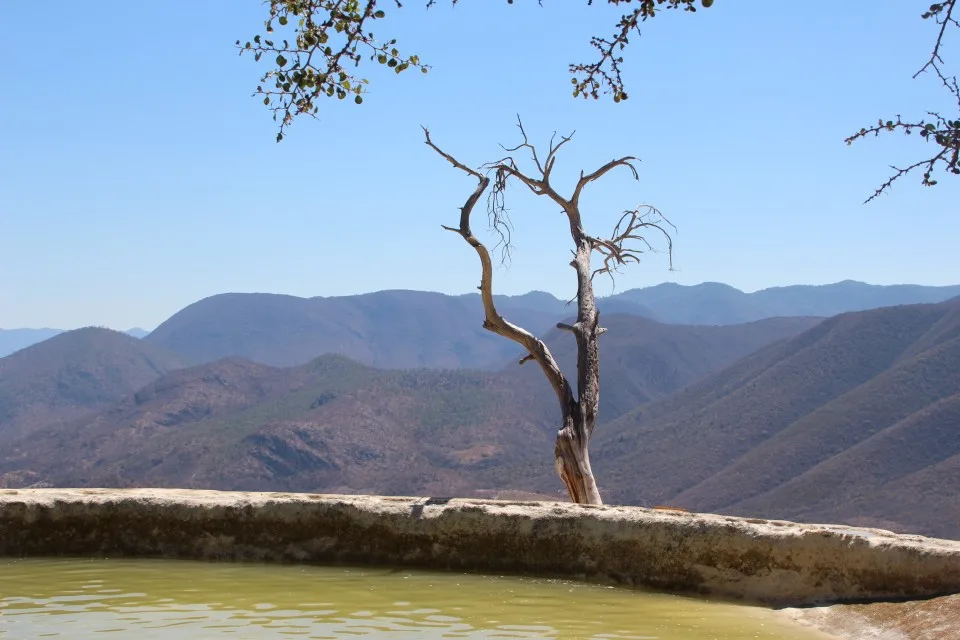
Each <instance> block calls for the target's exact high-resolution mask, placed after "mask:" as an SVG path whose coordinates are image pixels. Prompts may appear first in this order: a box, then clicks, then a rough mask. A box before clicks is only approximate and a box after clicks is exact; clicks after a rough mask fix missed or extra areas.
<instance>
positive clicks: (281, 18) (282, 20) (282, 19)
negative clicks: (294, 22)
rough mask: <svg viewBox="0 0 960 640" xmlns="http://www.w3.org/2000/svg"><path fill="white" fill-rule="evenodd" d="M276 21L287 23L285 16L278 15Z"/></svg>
mask: <svg viewBox="0 0 960 640" xmlns="http://www.w3.org/2000/svg"><path fill="white" fill-rule="evenodd" d="M278 22H279V23H280V24H282V25H285V24H287V16H280V19H279V20H278Z"/></svg>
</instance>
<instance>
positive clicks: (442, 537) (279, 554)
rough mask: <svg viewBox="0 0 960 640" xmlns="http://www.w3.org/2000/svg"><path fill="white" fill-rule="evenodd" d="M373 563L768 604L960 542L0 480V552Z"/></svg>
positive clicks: (546, 509)
mask: <svg viewBox="0 0 960 640" xmlns="http://www.w3.org/2000/svg"><path fill="white" fill-rule="evenodd" d="M2 555H6V556H51V555H60V556H92V555H95V556H101V557H109V556H114V557H116V556H149V557H176V558H203V559H214V560H241V559H242V560H269V561H280V562H316V563H350V564H358V563H363V564H367V563H375V564H394V565H407V566H419V567H425V568H434V569H457V570H470V571H486V572H516V573H529V574H536V575H554V576H566V577H571V578H579V579H586V580H591V581H601V582H613V583H620V584H628V585H635V586H643V587H649V588H653V589H658V590H665V591H673V592H687V593H696V594H700V595H704V596H712V597H717V598H723V599H731V600H740V601H745V602H751V603H758V604H765V605H771V606H793V607H797V606H810V605H817V604H826V603H834V602H856V601H868V600H881V599H892V598H899V599H913V598H927V597H931V596H938V595H943V594H949V593H957V592H960V542H953V541H949V540H937V539H933V538H925V537H922V536H910V535H897V534H893V533H890V532H888V531H882V530H879V529H865V528H856V527H845V526H834V525H806V524H796V523H791V522H784V521H777V520H761V519H755V518H735V517H728V516H719V515H710V514H693V513H685V512H675V511H659V510H651V509H644V508H640V507H620V506H604V507H590V506H583V505H574V504H569V503H532V502H510V501H497V500H474V499H449V500H448V499H440V498H429V499H428V498H403V497H374V496H335V495H318V494H289V493H243V492H220V491H193V490H178V489H0V556H2Z"/></svg>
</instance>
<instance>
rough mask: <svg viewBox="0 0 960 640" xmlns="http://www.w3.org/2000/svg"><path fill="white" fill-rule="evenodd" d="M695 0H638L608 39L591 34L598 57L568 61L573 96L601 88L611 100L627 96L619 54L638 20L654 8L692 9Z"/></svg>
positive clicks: (704, 1)
mask: <svg viewBox="0 0 960 640" xmlns="http://www.w3.org/2000/svg"><path fill="white" fill-rule="evenodd" d="M607 2H608V3H609V4H613V5H619V4H620V3H621V2H622V3H624V4H629V3H630V2H631V0H607ZM695 2H696V0H656V1H653V0H642V1H641V2H640V3H639V6H638V7H637V8H636V9H634V10H632V11H630V12H629V13H626V14H624V15H623V16H621V18H620V22H618V23H617V25H616V28H615V31H614V33H613V35H612V36H611V37H610V38H609V39H608V38H601V37H599V36H593V37H591V38H590V46H592V47H593V48H594V49H596V50H597V54H598V55H599V56H600V58H599V59H598V60H596V61H595V62H591V63H589V64H571V65H570V73H571V74H573V97H575V98H577V97H583V98H593V99H597V98H599V97H600V92H601V90H602V91H603V93H609V94H612V95H613V101H614V102H620V101H621V100H626V99H627V98H628V96H627V92H626V90H625V88H624V83H623V77H622V75H621V74H622V70H621V67H620V65H621V64H623V56H622V55H619V54H620V52H621V51H623V50H624V49H626V48H627V45H628V44H630V37H631V35H632V34H633V33H636V35H637V36H639V35H640V24H641V23H643V22H646V21H647V20H648V19H649V18H653V17H655V16H656V15H657V11H660V10H661V9H680V8H682V9H683V10H684V11H690V12H696V10H697V7H696V5H695ZM587 4H588V5H592V4H593V0H588V2H587ZM700 4H701V5H703V7H704V8H709V7H710V6H711V5H712V4H713V0H701V1H700ZM604 87H605V88H604Z"/></svg>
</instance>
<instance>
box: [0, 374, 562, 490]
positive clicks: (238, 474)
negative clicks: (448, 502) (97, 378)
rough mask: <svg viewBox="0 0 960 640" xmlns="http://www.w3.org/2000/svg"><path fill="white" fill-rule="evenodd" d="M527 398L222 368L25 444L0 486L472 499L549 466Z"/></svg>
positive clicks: (519, 391)
mask: <svg viewBox="0 0 960 640" xmlns="http://www.w3.org/2000/svg"><path fill="white" fill-rule="evenodd" d="M525 400H526V393H525V392H524V389H523V388H521V387H520V386H518V385H516V384H508V383H507V382H506V381H505V380H504V379H503V377H502V376H497V375H495V374H489V373H478V372H465V371H451V372H444V371H425V370H424V371H410V372H401V371H382V370H376V369H371V368H368V367H365V366H363V365H359V364H357V363H354V362H352V361H349V360H347V359H345V358H342V357H340V356H323V357H321V358H319V359H317V360H315V361H314V362H312V363H309V364H307V365H303V366H300V367H295V368H290V369H274V368H271V367H267V366H266V365H260V364H256V363H252V362H250V361H245V360H238V359H231V360H221V361H218V362H215V363H210V364H205V365H201V366H199V367H194V368H190V369H185V370H181V371H176V372H174V373H172V374H169V375H167V376H164V377H163V378H161V379H159V380H157V381H155V382H153V383H151V384H148V385H147V386H146V387H144V388H143V389H142V390H141V391H139V392H138V393H136V394H135V395H134V396H131V397H128V398H126V399H125V400H123V401H121V402H120V403H119V404H117V405H116V406H114V407H113V408H111V409H110V410H108V411H106V412H104V413H102V414H100V415H99V416H97V417H95V418H93V419H92V420H86V421H80V422H78V423H76V424H73V425H71V426H70V428H69V429H61V428H56V427H54V428H49V429H42V430H40V431H38V432H36V433H34V434H32V435H31V436H28V437H27V438H25V439H23V440H21V441H20V442H18V443H17V444H16V445H15V446H14V447H11V449H10V450H9V452H7V453H5V454H4V455H3V456H2V460H0V478H2V480H0V484H7V485H11V484H16V483H17V482H20V483H24V482H46V483H51V484H54V485H61V486H62V485H71V486H91V485H93V486H133V485H138V486H177V487H205V488H220V489H241V490H243V489H246V490H287V491H331V492H372V493H387V494H397V493H421V494H433V493H439V494H442V495H449V494H450V493H457V492H461V493H462V492H464V491H469V490H470V489H472V488H475V487H468V486H467V485H468V484H470V483H476V482H480V481H481V477H482V476H483V473H482V472H483V471H484V469H487V468H490V467H496V466H498V465H502V464H506V465H507V466H509V467H515V466H518V465H519V466H528V465H531V464H534V463H535V461H537V462H536V465H537V466H543V465H544V464H549V463H550V462H549V460H548V458H549V457H550V452H551V449H550V446H549V442H550V441H551V431H552V429H550V428H549V427H548V425H547V423H546V422H545V421H544V415H543V412H542V409H541V408H539V407H531V406H529V405H528V403H526V402H525ZM479 488H485V487H479Z"/></svg>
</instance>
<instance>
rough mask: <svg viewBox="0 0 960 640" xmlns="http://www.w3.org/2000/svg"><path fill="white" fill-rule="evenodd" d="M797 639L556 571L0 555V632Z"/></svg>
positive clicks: (778, 623)
mask: <svg viewBox="0 0 960 640" xmlns="http://www.w3.org/2000/svg"><path fill="white" fill-rule="evenodd" d="M44 637H63V638H71V639H74V640H86V639H92V638H97V639H99V640H103V639H104V638H106V639H109V638H118V639H119V638H134V639H136V640H148V639H153V638H163V639H166V640H172V639H174V638H176V639H180V638H222V637H231V638H288V637H289V638H354V637H365V638H378V639H379V638H382V639H391V640H393V639H399V638H404V639H407V638H410V639H413V638H423V639H425V640H430V639H433V638H565V639H566V638H569V639H573V638H598V639H599V638H602V639H605V640H613V639H626V638H631V639H640V638H643V639H654V638H657V639H664V640H666V639H670V640H721V639H722V640H734V639H737V640H739V639H741V638H750V639H756V640H764V639H770V640H805V639H809V638H814V637H817V636H815V635H813V634H811V633H810V632H807V631H806V630H803V629H799V628H797V627H794V626H793V625H792V624H791V623H787V622H785V621H782V620H781V619H780V618H779V617H778V616H777V614H775V613H773V612H771V611H768V610H765V609H760V608H754V607H737V606H732V605H726V604H716V603H706V602H702V601H699V600H695V599H691V598H683V597H677V596H668V595H660V594H648V593H638V592H634V591H628V590H625V589H617V588H613V587H600V586H594V585H584V584H578V583H572V582H566V581H562V580H547V579H534V578H518V577H495V576H478V575H463V574H456V573H431V572H418V571H408V570H391V569H374V568H331V567H314V566H302V565H264V564H233V563H203V562H182V561H173V560H83V559H77V560H64V559H27V560H12V559H2V558H0V638H3V640H12V639H14V638H17V639H20V638H44Z"/></svg>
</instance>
